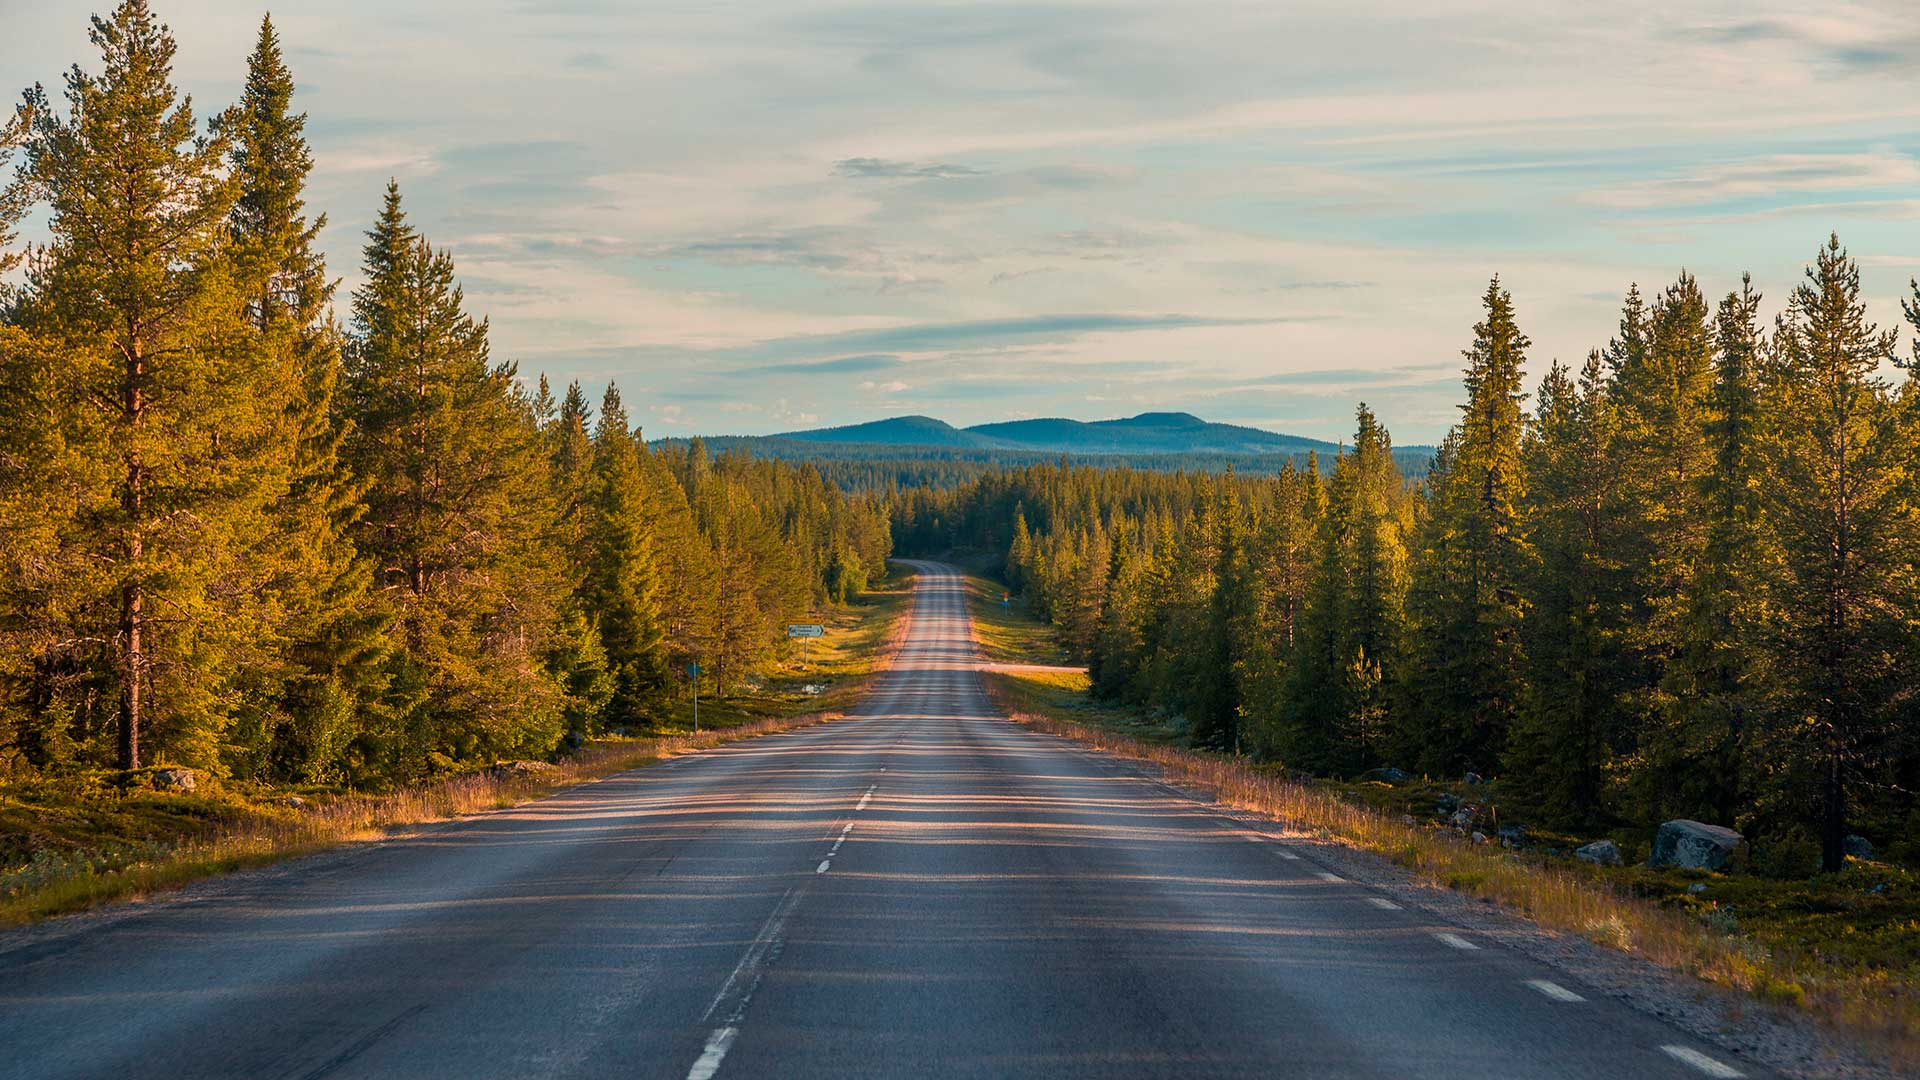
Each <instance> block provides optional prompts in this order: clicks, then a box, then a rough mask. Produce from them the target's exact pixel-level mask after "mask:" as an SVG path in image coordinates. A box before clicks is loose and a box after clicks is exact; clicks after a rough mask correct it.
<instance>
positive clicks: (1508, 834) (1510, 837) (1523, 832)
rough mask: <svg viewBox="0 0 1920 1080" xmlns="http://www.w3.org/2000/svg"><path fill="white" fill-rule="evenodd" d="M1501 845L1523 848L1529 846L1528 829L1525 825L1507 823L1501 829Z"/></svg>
mask: <svg viewBox="0 0 1920 1080" xmlns="http://www.w3.org/2000/svg"><path fill="white" fill-rule="evenodd" d="M1500 846H1501V847H1508V848H1516V849H1517V848H1523V847H1526V846H1527V829H1526V826H1524V825H1505V826H1502V827H1501V829H1500Z"/></svg>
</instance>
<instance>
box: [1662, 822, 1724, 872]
mask: <svg viewBox="0 0 1920 1080" xmlns="http://www.w3.org/2000/svg"><path fill="white" fill-rule="evenodd" d="M1745 846H1746V838H1745V837H1743V836H1741V835H1740V834H1739V833H1737V832H1734V831H1733V830H1732V829H1729V828H1725V827H1723V826H1720V825H1708V824H1706V823H1705V822H1700V821H1689V820H1687V819H1685V818H1681V819H1678V820H1675V821H1669V822H1665V823H1663V824H1662V825H1661V826H1660V829H1659V831H1658V832H1656V833H1654V835H1653V857H1652V858H1650V859H1648V860H1647V865H1648V866H1677V867H1679V868H1681V869H1683V870H1722V869H1725V868H1726V865H1727V863H1729V862H1731V861H1733V860H1734V859H1735V858H1737V857H1738V856H1739V854H1740V852H1741V850H1742V849H1743V848H1744V847H1745Z"/></svg>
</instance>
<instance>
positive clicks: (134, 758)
mask: <svg viewBox="0 0 1920 1080" xmlns="http://www.w3.org/2000/svg"><path fill="white" fill-rule="evenodd" d="M141 353H142V349H141V345H140V341H139V339H138V338H134V339H133V341H132V343H131V345H130V347H129V348H128V350H127V385H126V396H125V400H124V404H123V408H124V410H125V417H126V420H127V439H128V442H129V443H130V444H131V445H130V446H129V447H128V450H127V480H126V488H125V490H123V491H122V492H121V493H120V510H121V513H123V514H125V515H126V518H127V520H126V526H125V527H126V530H127V547H126V557H127V564H126V566H125V568H124V573H125V579H124V583H123V584H122V585H121V587H120V638H121V641H122V646H121V647H122V649H123V650H124V651H123V654H122V657H121V684H120V754H119V757H120V767H121V768H122V769H137V768H139V767H140V724H141V719H142V718H141V712H142V706H143V704H144V702H143V700H142V695H141V693H140V691H141V683H142V681H143V680H144V679H145V678H146V666H147V665H146V650H145V642H144V641H143V640H142V631H143V630H144V629H145V626H146V619H145V607H146V603H145V602H146V596H145V591H144V589H143V588H142V582H141V574H142V572H143V571H142V567H141V563H142V561H143V560H144V558H145V554H146V552H145V547H146V544H145V539H144V537H143V536H142V535H141V521H140V515H141V514H142V513H143V512H144V510H145V503H146V491H145V484H146V470H145V468H144V467H143V466H142V464H141V461H140V447H139V443H138V441H137V440H138V433H139V430H140V426H141V420H142V418H143V417H144V416H145V414H146V409H147V401H146V394H145V392H144V388H143V384H144V382H145V379H146V358H145V357H144V356H142V355H141Z"/></svg>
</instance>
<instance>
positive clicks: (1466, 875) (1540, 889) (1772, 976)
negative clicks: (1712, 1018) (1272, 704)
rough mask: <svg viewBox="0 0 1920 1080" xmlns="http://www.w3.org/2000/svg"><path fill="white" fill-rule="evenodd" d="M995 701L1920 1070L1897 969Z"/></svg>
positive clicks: (1045, 694)
mask: <svg viewBox="0 0 1920 1080" xmlns="http://www.w3.org/2000/svg"><path fill="white" fill-rule="evenodd" d="M983 678H984V679H985V681H986V685H987V691H988V694H989V695H990V696H991V697H992V698H993V699H994V701H995V702H996V704H998V705H999V706H1000V707H1001V708H1002V709H1003V710H1004V711H1005V712H1006V713H1007V714H1008V715H1009V716H1010V717H1012V718H1013V719H1014V720H1015V721H1017V722H1019V723H1021V724H1023V725H1025V726H1027V727H1029V728H1032V729H1034V730H1037V731H1042V732H1046V733H1048V734H1052V735H1058V736H1062V737H1065V738H1069V739H1072V740H1074V741H1076V742H1079V743H1081V744H1083V745H1085V746H1088V747H1091V748H1093V749H1095V750H1099V751H1102V752H1104V753H1109V754H1113V755H1116V756H1119V757H1124V758H1130V759H1133V760H1136V761H1142V762H1146V763H1148V764H1151V765H1153V766H1156V767H1157V768H1159V769H1160V770H1161V771H1162V772H1164V774H1165V775H1166V776H1167V778H1168V779H1169V780H1172V781H1173V782H1175V783H1179V784H1183V785H1188V786H1191V787H1194V788H1197V789H1199V790H1203V791H1206V792H1209V793H1211V794H1212V795H1213V796H1214V797H1215V798H1216V799H1217V800H1218V801H1219V802H1220V803H1222V804H1224V805H1226V806H1230V807H1234V808H1236V809H1240V810H1246V811H1251V812H1253V813H1256V814H1259V815H1261V816H1264V817H1267V818H1270V819H1272V820H1274V821H1276V822H1280V823H1282V824H1284V825H1286V826H1288V827H1290V828H1292V829H1295V830H1298V831H1300V832H1303V833H1307V834H1310V835H1313V836H1317V837H1321V838H1324V839H1328V840H1334V841H1338V842H1341V843H1345V844H1350V845H1352V846H1354V847H1358V848H1362V849H1364V850H1367V851H1371V852H1375V853H1378V854H1380V855H1383V856H1386V857H1387V858H1389V859H1391V860H1393V861H1394V862H1396V863H1398V864H1400V865H1402V866H1405V867H1407V868H1408V869H1410V870H1412V871H1413V872H1414V873H1415V875H1416V876H1417V877H1418V878H1419V879H1420V880H1423V881H1425V882H1428V883H1430V884H1433V885H1437V886H1441V887H1445V888H1450V889H1455V890H1457V891H1460V892H1463V893H1466V894H1468V895H1471V896H1477V897H1483V898H1485V899H1488V900H1491V901H1493V902H1495V903H1497V904H1499V905H1501V906H1503V907H1505V908H1507V909H1509V910H1511V911H1514V912H1517V913H1519V914H1521V915H1524V916H1526V917H1527V918H1529V919H1531V920H1533V921H1534V922H1536V923H1538V924H1540V925H1541V926H1544V927H1547V928H1549V929H1552V930H1559V931H1564V932H1570V933H1574V934H1578V935H1581V936H1583V937H1586V938H1588V939H1589V940H1592V941H1595V942H1597V943H1599V944H1602V945H1605V946H1607V947H1609V948H1613V949H1617V950H1620V951H1622V952H1628V953H1632V954H1634V955H1636V956H1641V957H1644V958H1646V959H1647V960H1650V961H1652V962H1654V963H1656V964H1659V965H1660V966H1662V967H1666V968H1669V969H1672V970H1675V971H1681V972H1685V973H1687V974H1690V975H1693V976H1696V977H1698V978H1701V979H1703V980H1706V981H1707V982H1710V983H1715V984H1718V985H1721V986H1726V987H1731V988H1735V989H1738V990H1742V991H1745V992H1747V993H1749V994H1751V995H1752V996H1753V997H1754V998H1756V999H1757V1000H1759V1001H1761V1002H1765V1003H1768V1004H1771V1005H1780V1006H1792V1007H1796V1008H1803V1009H1805V1010H1807V1011H1809V1012H1812V1013H1813V1014H1815V1015H1817V1016H1819V1017H1821V1018H1823V1019H1825V1020H1827V1021H1829V1022H1831V1023H1833V1024H1835V1025H1837V1026H1839V1027H1841V1028H1843V1029H1845V1030H1848V1031H1850V1032H1852V1033H1854V1034H1856V1035H1859V1036H1863V1037H1864V1038H1866V1039H1867V1040H1869V1041H1870V1042H1871V1043H1873V1044H1876V1045H1878V1046H1880V1047H1882V1048H1884V1049H1885V1051H1886V1052H1887V1053H1888V1055H1889V1056H1890V1057H1891V1058H1892V1059H1893V1060H1894V1061H1895V1062H1896V1063H1899V1064H1903V1065H1906V1066H1916V1065H1920V991H1916V987H1915V986H1914V984H1913V983H1912V982H1911V981H1909V980H1905V979H1901V978H1897V977H1893V976H1891V975H1890V974H1889V973H1888V972H1887V971H1886V970H1874V969H1862V968H1860V967H1858V966H1856V965H1850V964H1839V963H1832V962H1829V961H1827V960H1825V959H1823V958H1822V956H1821V955H1820V953H1819V952H1818V951H1817V950H1812V949H1804V948H1801V949H1785V948H1777V947H1775V948H1769V947H1766V946H1764V945H1762V944H1761V943H1759V942H1757V941H1755V940H1754V939H1753V938H1751V937H1749V936H1745V935H1742V934H1739V933H1735V932H1727V931H1726V930H1723V929H1719V928H1716V927H1714V926H1712V925H1710V924H1709V923H1707V922H1704V921H1702V920H1701V919H1699V918H1696V917H1694V916H1692V915H1689V914H1687V913H1686V912H1683V911H1676V910H1673V909H1669V908H1663V907H1661V906H1659V905H1657V904H1655V903H1653V902H1651V901H1648V900H1645V899H1641V898H1639V897H1635V896H1632V895H1630V894H1629V893H1627V892H1626V891H1624V890H1623V889H1622V888H1621V887H1620V886H1618V885H1616V884H1614V883H1612V882H1610V881H1609V880H1607V879H1606V878H1605V877H1603V876H1602V875H1601V874H1600V873H1599V872H1598V871H1597V870H1593V869H1591V868H1586V867H1583V866H1579V865H1570V864H1568V863H1566V862H1564V861H1559V860H1553V861H1550V860H1548V859H1547V858H1546V857H1544V856H1529V855H1523V854H1518V853H1513V852H1508V851H1505V850H1503V849H1501V848H1498V847H1491V846H1487V845H1482V844H1476V843H1472V842H1470V841H1469V840H1467V839H1464V838H1462V837H1460V836H1459V835H1457V834H1456V833H1454V832H1453V831H1452V830H1449V829H1443V828H1439V827H1434V826H1425V825H1420V824H1407V823H1405V822H1403V821H1401V820H1399V819H1398V818H1394V817H1390V816H1388V815H1386V814H1383V813H1381V812H1379V811H1377V810H1374V809H1372V808H1370V807H1367V806H1364V805H1361V804H1358V803H1356V802H1352V801H1348V800H1346V799H1343V798H1340V797H1339V796H1338V795H1335V794H1332V793H1330V792H1328V791H1326V790H1324V789H1322V788H1318V787H1313V786H1309V785H1306V784H1302V783H1298V782H1295V781H1293V780H1292V779H1289V778H1288V777H1286V776H1285V775H1282V774H1280V773H1277V772H1274V771H1268V770H1262V769H1260V768H1257V767H1255V766H1253V765H1250V764H1248V763H1247V762H1246V761H1244V760H1242V759H1238V758H1234V757H1229V756H1226V755H1222V754H1213V753H1204V752H1199V751H1193V750H1187V749H1182V748H1179V747H1175V746H1170V745H1167V744H1165V743H1160V742H1153V741H1149V740H1147V739H1142V738H1139V737H1136V736H1134V735H1131V734H1127V733H1124V732H1120V731H1115V730H1112V729H1111V728H1108V727H1105V726H1102V725H1100V724H1098V723H1087V722H1083V720H1082V719H1079V718H1076V717H1075V716H1073V715H1072V711H1071V709H1068V708H1063V707H1060V706H1057V705H1050V704H1049V702H1050V700H1051V699H1053V698H1054V697H1055V695H1057V694H1058V693H1059V692H1060V689H1061V687H1060V686H1059V685H1058V682H1057V680H1055V679H1053V678H1052V677H1051V673H1042V674H1040V675H1038V676H1036V675H1035V674H1032V673H1025V672H1022V673H1003V672H989V673H987V674H985V675H984V676H983Z"/></svg>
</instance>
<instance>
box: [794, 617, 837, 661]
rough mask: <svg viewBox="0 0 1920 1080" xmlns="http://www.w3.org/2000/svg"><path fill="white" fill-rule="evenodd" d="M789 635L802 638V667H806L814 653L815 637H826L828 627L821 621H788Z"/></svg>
mask: <svg viewBox="0 0 1920 1080" xmlns="http://www.w3.org/2000/svg"><path fill="white" fill-rule="evenodd" d="M787 636H788V637H790V638H799V639H800V667H801V668H802V669H805V668H806V666H807V661H808V660H809V659H811V657H812V653H813V648H812V645H813V639H814V638H817V637H826V636H827V628H826V627H824V626H821V625H820V624H819V623H788V624H787Z"/></svg>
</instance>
